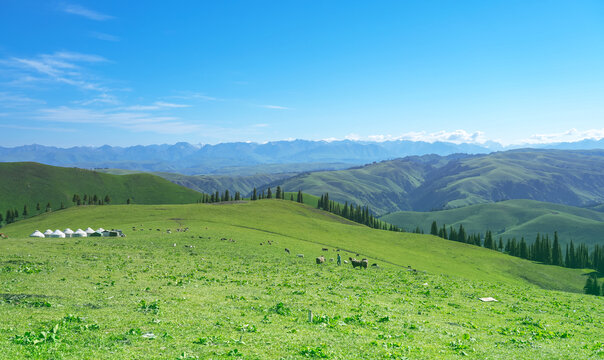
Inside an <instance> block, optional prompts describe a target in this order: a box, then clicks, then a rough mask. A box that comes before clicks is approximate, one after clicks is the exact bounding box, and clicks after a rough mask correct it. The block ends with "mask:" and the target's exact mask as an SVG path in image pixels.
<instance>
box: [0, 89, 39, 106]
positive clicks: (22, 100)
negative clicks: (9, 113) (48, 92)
mask: <svg viewBox="0 0 604 360" xmlns="http://www.w3.org/2000/svg"><path fill="white" fill-rule="evenodd" d="M44 103H45V102H44V101H43V100H38V99H33V98H31V97H28V96H23V95H20V94H13V93H9V92H0V106H3V107H17V106H21V105H30V104H44Z"/></svg>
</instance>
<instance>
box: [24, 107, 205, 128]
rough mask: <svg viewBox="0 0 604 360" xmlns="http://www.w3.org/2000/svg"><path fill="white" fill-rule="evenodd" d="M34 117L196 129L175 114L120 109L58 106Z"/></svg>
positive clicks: (197, 126)
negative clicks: (155, 113)
mask: <svg viewBox="0 0 604 360" xmlns="http://www.w3.org/2000/svg"><path fill="white" fill-rule="evenodd" d="M35 118H36V120H42V121H50V122H62V123H73V124H95V125H101V126H110V127H116V128H122V129H127V130H131V131H137V132H144V131H149V132H156V133H160V134H187V133H191V132H194V131H199V130H200V128H201V127H200V126H199V125H197V124H188V123H185V122H182V121H180V120H179V119H178V118H176V117H171V116H156V115H153V114H149V113H145V112H135V111H121V110H116V109H105V110H93V109H88V108H71V107H67V106H61V107H57V108H47V109H42V110H40V111H39V115H38V116H36V117H35Z"/></svg>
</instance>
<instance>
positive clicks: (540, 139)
mask: <svg viewBox="0 0 604 360" xmlns="http://www.w3.org/2000/svg"><path fill="white" fill-rule="evenodd" d="M603 138H604V128H602V129H589V130H577V129H574V128H573V129H570V130H567V131H563V132H559V133H550V134H535V135H532V136H530V137H529V138H528V139H524V140H521V141H520V144H550V143H560V142H575V141H581V140H587V139H592V140H600V139H603Z"/></svg>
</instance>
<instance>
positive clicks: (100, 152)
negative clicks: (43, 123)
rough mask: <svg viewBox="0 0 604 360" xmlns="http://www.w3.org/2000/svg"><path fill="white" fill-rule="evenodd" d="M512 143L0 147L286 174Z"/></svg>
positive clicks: (13, 158)
mask: <svg viewBox="0 0 604 360" xmlns="http://www.w3.org/2000/svg"><path fill="white" fill-rule="evenodd" d="M532 147H534V148H550V149H567V150H570V149H597V148H601V149H604V139H602V140H583V141H579V142H573V143H559V144H547V145H543V144H542V145H534V146H532ZM511 148H514V147H513V146H512V147H504V146H502V145H501V144H499V143H495V142H488V143H485V144H470V143H462V144H455V143H450V142H433V143H429V142H424V141H408V140H395V141H384V142H367V141H352V140H342V141H310V140H294V141H274V142H267V143H262V144H259V143H247V142H239V143H222V144H216V145H199V146H196V145H191V144H189V143H184V142H181V143H176V144H174V145H147V146H143V145H137V146H130V147H116V146H109V145H105V146H101V147H72V148H60V147H53V146H42V145H25V146H19V147H14V148H6V147H0V162H17V161H35V162H39V163H43V164H48V165H55V166H75V167H80V168H88V169H91V168H116V169H127V170H136V171H161V172H172V173H180V174H185V175H199V174H228V175H254V174H257V173H281V172H283V173H287V172H300V171H316V170H338V169H344V168H347V167H350V166H351V165H352V166H354V165H362V164H367V163H371V162H374V161H382V160H389V159H396V158H401V157H405V156H413V155H426V154H436V155H441V156H446V155H451V154H455V153H466V154H487V153H490V152H492V151H500V150H507V149H511Z"/></svg>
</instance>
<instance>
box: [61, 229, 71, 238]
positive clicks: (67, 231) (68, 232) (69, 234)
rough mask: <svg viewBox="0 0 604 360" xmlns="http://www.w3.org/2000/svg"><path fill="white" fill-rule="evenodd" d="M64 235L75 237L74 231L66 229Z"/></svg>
mask: <svg viewBox="0 0 604 360" xmlns="http://www.w3.org/2000/svg"><path fill="white" fill-rule="evenodd" d="M63 233H65V237H72V236H73V230H71V229H70V228H67V229H65V231H63Z"/></svg>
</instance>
